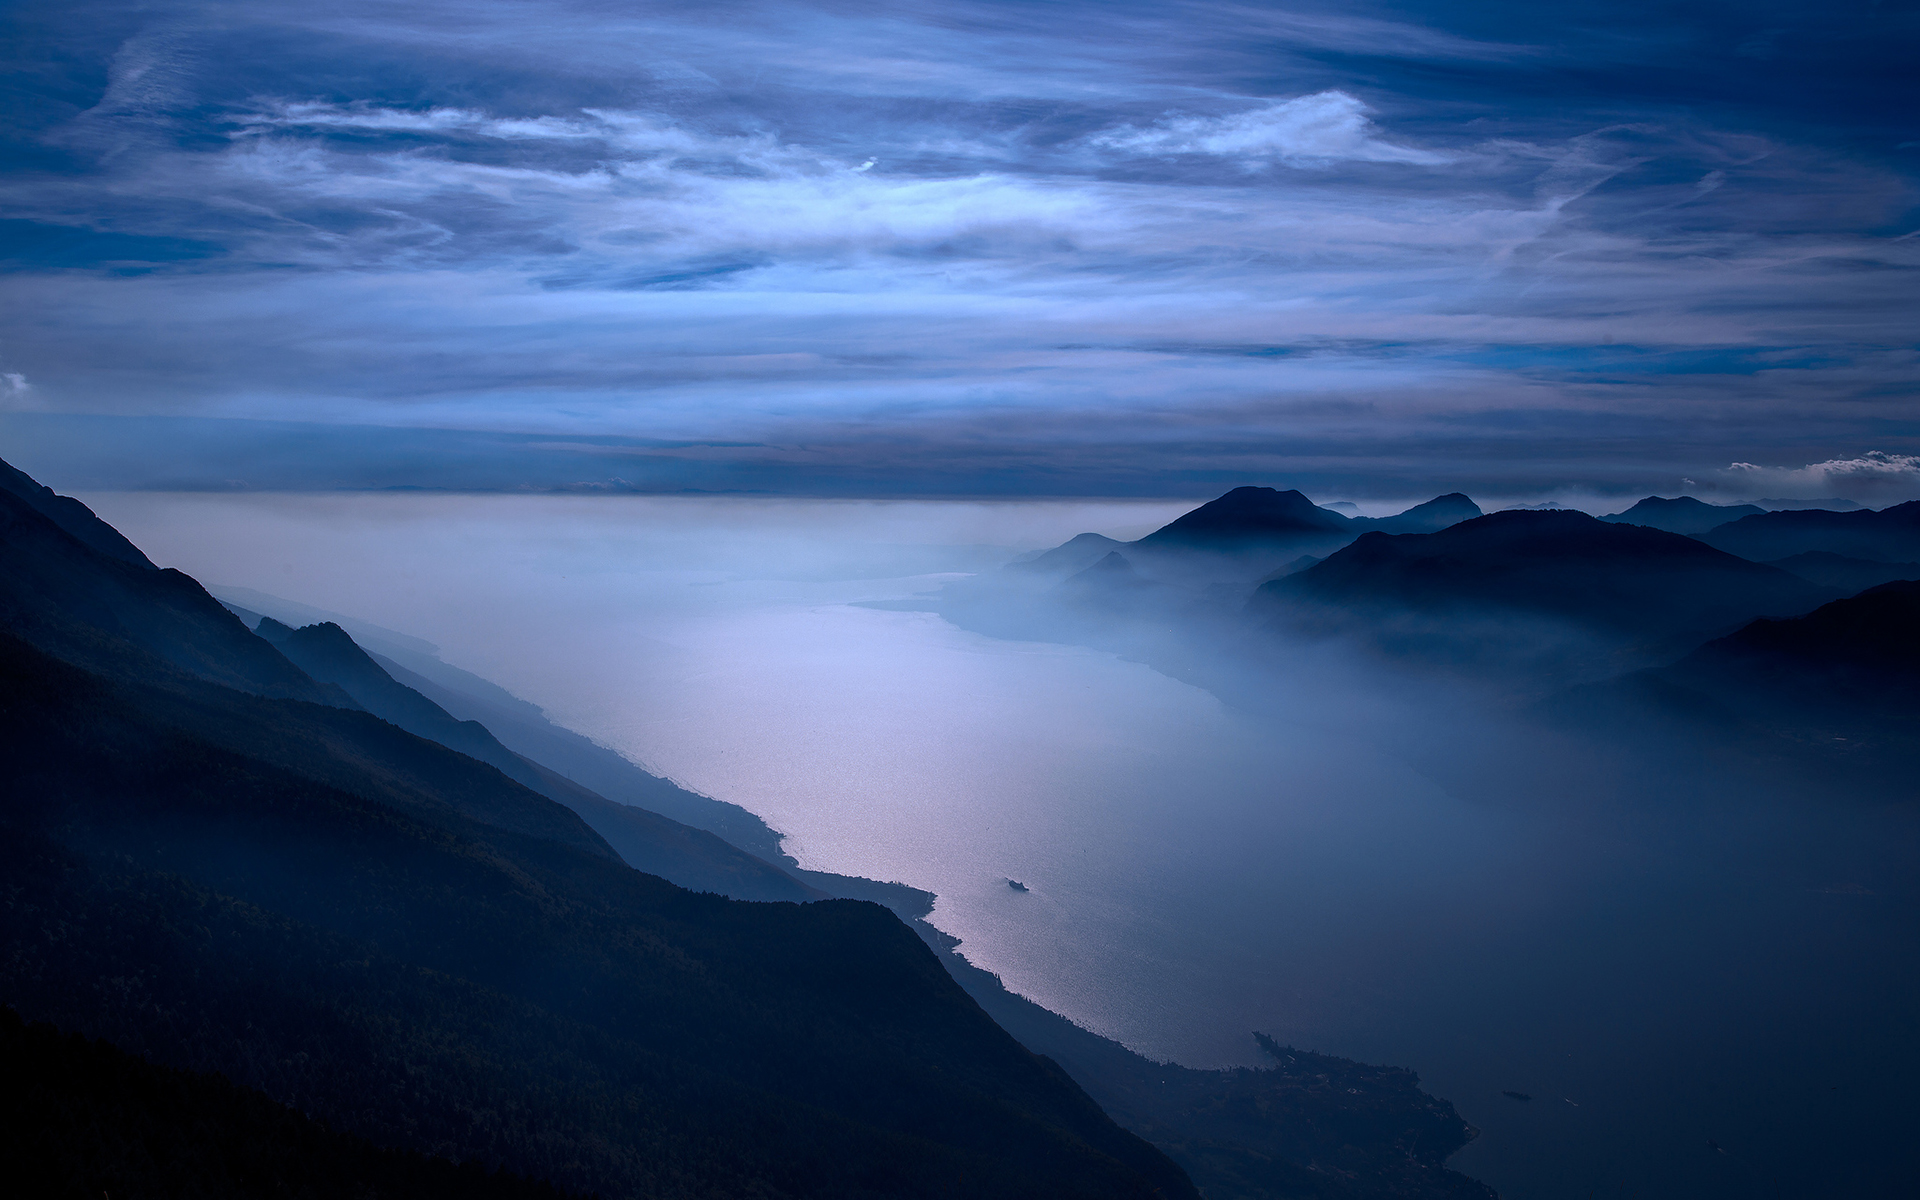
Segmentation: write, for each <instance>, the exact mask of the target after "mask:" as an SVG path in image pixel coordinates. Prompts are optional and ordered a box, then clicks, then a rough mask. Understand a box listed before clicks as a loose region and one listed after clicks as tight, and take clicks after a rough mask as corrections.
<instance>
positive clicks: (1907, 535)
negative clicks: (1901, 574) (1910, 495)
mask: <svg viewBox="0 0 1920 1200" xmlns="http://www.w3.org/2000/svg"><path fill="white" fill-rule="evenodd" d="M1700 540H1701V541H1703V542H1706V543H1707V544H1708V545H1710V546H1717V547H1719V548H1720V549H1722V550H1725V551H1727V552H1728V553H1730V554H1738V555H1739V556H1740V557H1742V558H1750V559H1752V560H1753V561H1755V562H1776V561H1778V560H1780V559H1783V558H1791V557H1792V556H1793V555H1796V554H1806V553H1808V552H1809V551H1815V550H1821V551H1825V552H1827V553H1829V554H1839V555H1843V556H1844V557H1847V558H1864V559H1870V560H1872V561H1875V562H1914V561H1916V560H1920V500H1910V501H1908V502H1907V503H1905V504H1897V505H1895V506H1893V507H1892V508H1883V509H1881V510H1879V511H1878V512H1876V511H1874V510H1873V509H1870V508H1862V509H1858V510H1856V511H1854V512H1829V511H1826V510H1824V509H1804V510H1798V511H1787V512H1770V513H1761V514H1760V515H1758V516H1753V517H1742V518H1740V519H1739V520H1738V521H1732V522H1729V523H1728V524H1725V525H1722V526H1720V527H1719V528H1717V529H1714V530H1712V531H1711V532H1709V533H1706V534H1703V535H1701V538H1700Z"/></svg>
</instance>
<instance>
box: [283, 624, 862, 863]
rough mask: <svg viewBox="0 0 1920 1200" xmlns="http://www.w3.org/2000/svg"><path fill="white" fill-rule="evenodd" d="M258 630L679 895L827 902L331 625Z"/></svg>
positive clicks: (309, 667) (374, 708)
mask: <svg viewBox="0 0 1920 1200" xmlns="http://www.w3.org/2000/svg"><path fill="white" fill-rule="evenodd" d="M256 632H257V633H259V634H260V635H261V636H262V637H265V638H266V639H267V640H268V641H270V642H272V643H274V644H275V645H276V646H278V647H279V648H280V651H281V653H283V654H285V655H286V656H287V657H288V658H289V659H291V660H292V661H293V662H294V663H295V664H296V665H298V666H299V667H300V668H301V669H302V670H304V671H306V672H307V674H309V675H311V676H312V677H313V678H315V679H317V680H320V681H322V682H325V683H332V684H337V685H339V686H340V688H341V689H342V690H344V691H345V692H346V693H347V694H348V695H349V696H351V697H353V699H354V700H355V701H356V702H358V703H359V705H360V706H361V707H362V708H364V709H366V710H367V711H368V712H370V713H372V714H374V715H375V716H377V717H380V718H381V719H383V720H385V721H389V722H391V723H392V724H394V725H397V726H399V727H400V728H402V729H404V730H406V731H407V732H408V733H412V734H415V735H416V736H419V737H423V738H426V739H428V740H429V741H433V742H438V743H439V744H440V745H442V746H446V747H448V748H449V749H452V750H458V751H459V752H460V753H462V754H465V755H467V756H468V757H470V758H475V759H478V760H479V761H481V762H483V763H486V764H488V765H489V766H492V767H493V768H494V769H496V770H498V771H500V772H501V773H502V774H504V775H506V776H507V777H508V778H509V779H512V780H514V781H516V782H518V783H520V784H522V785H524V786H526V787H528V788H531V789H532V790H533V791H536V792H538V793H540V794H541V795H543V796H546V797H547V798H548V799H551V800H557V801H559V802H560V803H561V804H564V805H566V806H567V807H568V808H570V809H572V810H573V811H574V812H575V813H577V814H579V816H580V817H581V819H582V820H584V821H586V823H587V824H588V825H589V826H590V827H591V828H592V829H593V830H594V832H596V833H598V834H599V835H600V836H601V837H603V838H605V839H606V840H607V844H608V845H610V846H612V847H613V848H614V849H615V850H616V851H618V852H619V854H620V857H621V858H622V859H624V860H625V861H626V863H627V865H628V866H631V867H634V868H636V869H638V870H642V871H647V872H649V873H651V874H655V875H658V876H660V877H661V878H663V879H669V880H672V881H673V882H674V883H677V884H679V885H680V886H681V887H684V888H691V889H693V890H694V891H701V892H716V893H718V894H720V895H723V896H731V897H733V898H734V899H736V900H819V899H822V898H824V896H825V895H826V893H824V892H821V891H819V890H817V889H815V888H811V887H808V886H807V885H806V884H803V883H801V882H800V881H799V880H797V879H795V878H793V877H792V876H791V875H788V874H787V873H786V872H785V871H782V870H781V869H780V868H779V867H777V866H775V865H773V864H772V863H769V862H766V861H764V860H762V859H760V858H757V857H755V856H754V855H752V854H748V853H747V852H746V851H744V850H740V849H738V848H736V847H734V846H732V845H730V844H728V843H727V842H726V841H724V840H722V839H721V838H719V837H718V836H716V835H714V834H712V833H709V832H707V831H706V830H703V829H694V828H691V827H689V826H686V825H682V824H681V823H680V822H678V821H674V820H671V819H669V818H667V817H664V816H661V815H660V814H658V813H654V812H649V811H647V810H645V809H641V808H635V807H632V806H630V805H626V804H616V803H615V802H613V801H611V800H608V799H607V798H606V797H604V796H601V795H598V794H597V793H595V792H593V791H592V790H591V789H589V788H586V787H583V786H581V785H580V784H577V783H575V782H573V781H572V780H570V779H568V778H566V777H564V776H563V775H561V774H559V773H557V772H555V771H553V770H551V769H549V768H547V767H545V766H543V765H541V764H539V763H536V762H533V761H531V760H530V759H527V758H524V757H522V756H521V755H518V754H515V753H514V752H513V751H511V750H509V749H507V748H506V747H505V746H503V745H502V744H501V743H500V741H499V739H497V738H495V737H494V736H493V733H492V731H490V730H489V729H488V728H487V727H486V726H485V725H482V724H481V723H480V722H478V721H461V720H456V719H455V718H454V717H453V716H452V714H450V713H448V712H447V710H446V709H444V708H442V707H440V706H439V705H438V704H435V703H434V702H433V701H432V700H430V699H428V698H427V697H426V696H424V695H422V694H420V692H418V691H416V690H415V689H413V688H411V687H408V686H406V685H405V684H403V683H401V682H399V681H398V680H396V679H394V678H393V676H392V675H390V674H389V673H388V672H387V671H386V669H385V668H383V667H382V666H381V665H380V664H379V663H378V662H376V661H374V659H373V657H372V656H371V655H369V654H368V653H367V652H366V651H365V650H362V649H361V648H360V646H359V645H357V644H356V643H355V642H354V640H353V639H352V638H351V637H348V636H347V632H346V630H344V629H342V628H340V626H338V625H336V624H333V623H331V622H327V623H323V624H319V625H308V626H306V627H304V628H302V629H289V628H287V627H286V626H285V625H284V624H282V623H280V622H279V621H276V620H274V619H273V618H271V617H263V618H261V620H260V624H259V626H258V628H257V630H256Z"/></svg>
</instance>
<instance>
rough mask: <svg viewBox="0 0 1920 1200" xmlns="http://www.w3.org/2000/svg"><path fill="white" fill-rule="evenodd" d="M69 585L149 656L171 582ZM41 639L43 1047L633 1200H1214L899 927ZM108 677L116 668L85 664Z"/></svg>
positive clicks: (4, 680)
mask: <svg viewBox="0 0 1920 1200" xmlns="http://www.w3.org/2000/svg"><path fill="white" fill-rule="evenodd" d="M18 519H19V520H21V521H29V522H30V521H38V522H41V524H42V526H43V528H41V529H39V530H35V531H32V532H33V533H34V534H35V537H38V538H41V540H42V541H43V542H44V539H45V538H46V537H52V538H54V539H56V540H57V539H59V538H63V537H66V536H67V535H65V534H64V533H62V532H61V531H59V530H58V529H57V528H55V527H53V526H51V524H50V523H47V522H45V521H44V518H41V517H40V516H39V515H38V514H37V513H34V514H27V515H22V516H20V517H19V518H18ZM35 537H23V538H15V539H12V540H11V541H9V542H8V543H7V546H8V553H9V555H11V556H12V557H10V558H9V560H8V562H7V563H6V564H5V565H6V566H7V567H8V568H9V570H10V571H11V569H12V568H13V566H14V565H15V563H16V561H17V560H18V557H19V553H20V547H22V546H28V547H29V548H31V546H32V545H33V544H35ZM63 552H64V554H65V558H64V559H63V560H62V561H63V562H64V564H65V567H66V568H67V573H66V575H65V576H64V581H65V583H67V584H69V585H72V584H76V583H77V582H78V578H77V575H76V574H75V572H77V571H79V569H80V568H81V567H84V566H87V565H89V564H91V566H92V568H93V569H95V570H96V571H98V572H99V573H100V575H101V576H102V579H103V580H104V581H105V582H101V583H100V586H102V587H105V586H107V583H108V582H114V583H119V584H121V590H120V592H119V597H120V599H121V601H122V602H123V603H122V604H121V606H120V608H117V609H111V610H109V615H112V616H115V617H116V618H119V617H123V616H124V617H126V618H128V619H129V621H130V622H131V626H132V627H135V628H144V626H143V625H141V623H140V622H139V621H138V620H137V619H135V618H138V617H139V616H140V615H141V614H139V613H138V612H137V611H134V610H136V609H137V608H138V605H137V603H136V600H137V599H138V595H139V593H138V592H137V591H136V590H134V589H131V588H130V587H127V586H126V585H124V581H121V580H119V579H118V576H117V575H116V573H117V572H128V571H142V574H144V575H148V576H159V575H161V574H163V573H160V572H150V571H144V570H143V569H142V568H138V567H136V566H133V565H132V564H127V563H123V562H118V561H117V560H112V559H108V558H106V557H105V556H101V555H98V554H96V553H94V552H92V551H88V550H86V549H85V548H84V547H80V546H79V544H78V543H77V542H72V541H71V540H70V539H69V542H68V543H67V544H66V545H65V547H64V551H63ZM89 556H91V558H89ZM27 574H28V575H31V572H28V573H27ZM9 578H10V579H15V580H17V579H18V578H20V575H19V573H12V574H10V575H9ZM181 578H183V579H184V577H181ZM186 582H187V583H191V581H186ZM174 586H175V587H176V588H177V587H179V586H182V585H174ZM198 594H199V595H201V596H204V593H198ZM12 595H13V596H14V597H15V598H16V599H18V598H20V597H21V595H22V589H21V588H20V587H15V588H14V589H13V592H12ZM29 598H30V597H29ZM26 608H27V609H28V610H29V615H31V616H33V617H34V618H35V619H34V620H33V621H29V622H24V623H21V624H18V625H16V624H14V623H12V622H9V629H10V630H12V631H13V632H10V633H9V634H7V635H6V636H5V637H4V638H0V718H3V719H0V763H4V764H5V772H6V779H5V783H6V786H5V789H4V794H5V797H6V801H5V804H4V806H0V857H4V863H0V879H3V880H4V887H5V900H6V903H5V906H4V909H3V910H0V1000H4V1001H6V1002H8V1003H10V1004H12V1005H13V1006H14V1007H16V1008H17V1009H18V1010H19V1011H20V1012H21V1013H22V1014H23V1015H25V1016H27V1017H28V1018H29V1019H38V1020H49V1021H52V1022H54V1023H56V1024H58V1025H60V1026H61V1027H63V1028H67V1029H72V1030H77V1031H81V1032H84V1033H86V1034H88V1035H90V1036H99V1037H105V1038H107V1039H109V1040H111V1041H112V1042H114V1043H115V1044H117V1045H120V1046H122V1047H123V1048H125V1049H127V1050H129V1051H130V1052H133V1053H137V1054H140V1055H142V1056H144V1057H147V1058H150V1059H152V1060H153V1061H155V1062H157V1063H161V1064H164V1065H168V1066H172V1067H179V1068H188V1069H193V1070H198V1071H218V1072H220V1073H222V1074H225V1075H226V1076H228V1077H229V1078H230V1079H233V1080H234V1081H236V1082H238V1083H240V1084H243V1085H245V1086H249V1087H254V1088H258V1089H259V1090H261V1091H262V1092H264V1093H266V1094H267V1095H268V1096H270V1097H271V1098H273V1099H274V1100H276V1101H279V1102H282V1103H289V1104H292V1105H294V1106H295V1107H297V1108H298V1109H300V1110H301V1111H303V1112H305V1113H308V1114H311V1115H313V1116H316V1117H319V1118H322V1119H325V1120H326V1121H328V1122H329V1123H331V1124H332V1125H334V1126H335V1127H337V1128H340V1129H343V1130H345V1131H347V1132H352V1133H356V1134H359V1135H363V1136H365V1137H368V1138H369V1139H371V1140H373V1141H375V1142H378V1143H380V1144H383V1145H388V1146H400V1147H406V1148H410V1149H414V1150H419V1151H425V1152H430V1153H439V1154H444V1155H447V1156H448V1157H451V1158H454V1159H457V1160H463V1161H474V1162H477V1163H480V1164H483V1165H485V1166H488V1167H494V1166H505V1167H507V1168H509V1169H511V1170H514V1171H516V1172H521V1173H525V1174H528V1175H531V1176H535V1177H539V1178H544V1179H548V1180H551V1181H553V1182H555V1183H556V1184H558V1185H561V1186H564V1187H567V1188H570V1189H577V1190H590V1189H591V1190H598V1191H600V1192H602V1193H603V1194H606V1195H622V1196H687V1197H696V1196H741V1195H753V1196H767V1197H781V1196H792V1197H811V1196H819V1197H829V1196H831V1197H861V1196H873V1197H879V1196H903V1197H904V1196H974V1195H1003V1196H1034V1197H1041V1196H1046V1197H1056V1196H1057V1197H1065V1196H1084V1197H1089V1198H1093V1197H1126V1196H1138V1197H1148V1196H1156V1195H1160V1196H1177V1195H1192V1194H1193V1193H1192V1191H1191V1187H1190V1185H1189V1184H1188V1183H1187V1182H1186V1180H1185V1179H1184V1177H1183V1176H1182V1175H1181V1174H1180V1172H1179V1171H1178V1170H1177V1169H1176V1168H1174V1167H1173V1166H1172V1164H1171V1163H1169V1162H1168V1161H1167V1160H1166V1159H1165V1158H1164V1157H1163V1156H1161V1155H1160V1154H1159V1153H1158V1152H1156V1151H1154V1150H1153V1149H1152V1148H1151V1147H1149V1146H1148V1145H1146V1144H1145V1143H1144V1142H1142V1141H1140V1140H1139V1139H1137V1138H1135V1137H1133V1136H1132V1135H1129V1134H1127V1133H1124V1132H1123V1131H1121V1130H1120V1129H1119V1128H1117V1127H1116V1126H1115V1125H1113V1123H1112V1122H1111V1121H1109V1120H1108V1119H1107V1118H1106V1117H1105V1116H1104V1114H1102V1113H1101V1112H1100V1111H1099V1109H1098V1108H1097V1107H1095V1105H1094V1104H1093V1103H1092V1102H1091V1101H1090V1100H1089V1099H1088V1098H1087V1097H1086V1096H1085V1094H1084V1093H1083V1092H1081V1091H1080V1089H1079V1088H1077V1087H1076V1086H1075V1085H1074V1084H1073V1083H1072V1082H1071V1081H1070V1080H1069V1079H1067V1078H1066V1076H1065V1075H1063V1074H1062V1073H1061V1072H1060V1071H1059V1069H1058V1068H1056V1067H1054V1066H1053V1065H1052V1064H1050V1063H1048V1062H1047V1061H1045V1060H1044V1059H1041V1058H1039V1057H1037V1056H1035V1055H1033V1054H1032V1053H1030V1052H1029V1051H1027V1050H1026V1049H1024V1048H1023V1047H1021V1046H1020V1045H1019V1044H1018V1043H1017V1042H1015V1041H1014V1040H1013V1039H1012V1038H1011V1037H1009V1036H1008V1035H1007V1034H1006V1033H1004V1032H1003V1031H1002V1030H1000V1029H999V1028H998V1027H997V1026H995V1025H994V1024H993V1022H992V1021H991V1020H990V1019H988V1018H987V1016H986V1015H985V1014H984V1013H982V1012H981V1010H980V1009H979V1007H978V1006H977V1005H976V1004H975V1003H974V1002H973V1001H972V1000H971V999H969V998H968V997H967V996H966V994H965V993H964V992H963V991H961V990H960V989H959V987H958V986H957V985H956V984H955V983H954V982H953V981H952V979H951V978H950V977H949V976H948V975H947V973H946V972H945V970H944V969H943V968H942V966H941V965H940V963H939V961H938V960H937V959H936V958H935V957H934V955H933V954H932V953H931V952H930V951H929V950H928V949H927V948H926V947H925V946H924V945H923V944H922V943H921V942H920V941H919V940H918V939H917V938H916V937H914V935H913V934H912V933H911V932H910V931H909V930H908V929H906V928H905V927H904V926H903V925H901V924H900V922H899V921H898V920H897V919H895V918H894V917H893V916H892V915H891V914H890V913H888V912H886V911H885V910H883V909H881V908H880V907H878V906H875V905H870V904H863V903H858V902H850V901H828V902H822V903H818V904H809V905H796V904H744V903H738V902H733V901H728V900H724V899H721V898H719V897H715V896H702V895H695V894H692V893H689V892H686V891H684V890H682V889H679V888H677V887H674V886H672V885H671V884H668V883H666V882H665V881H663V880H660V879H657V878H654V877H651V876H648V875H644V874H641V873H639V872H637V871H634V870H632V869H631V868H629V867H627V866H625V865H624V864H622V863H621V862H620V861H619V859H618V858H617V856H616V855H615V854H614V853H613V852H612V851H611V850H610V849H609V848H608V847H607V845H606V843H605V842H604V841H603V840H602V839H601V838H599V837H598V836H596V835H595V834H594V833H593V832H592V831H591V830H590V829H588V828H587V827H586V826H585V825H583V824H582V823H581V822H580V821H579V819H578V818H577V817H575V816H574V815H573V814H572V813H571V812H569V811H567V810H566V809H565V808H563V807H561V806H559V805H557V804H554V803H552V802H551V801H549V800H547V799H545V798H544V797H541V796H538V795H536V794H534V793H533V792H531V791H529V790H528V789H526V788H524V787H522V786H521V785H519V784H517V783H515V782H514V781H512V780H511V779H508V778H507V777H505V776H504V775H502V774H500V773H499V772H498V771H496V770H494V769H493V768H491V767H488V766H486V765H485V764H482V763H479V762H476V761H474V760H472V759H470V758H467V757H466V756H463V755H459V754H456V753H454V752H453V751H450V750H447V749H445V748H444V747H441V746H438V745H434V744H432V743H430V742H426V741H424V740H422V739H419V738H417V737H414V736H412V735H410V734H407V733H405V732H404V731H402V730H400V729H398V728H396V727H394V726H392V725H390V724H388V723H386V722H384V721H381V720H380V719H378V718H376V717H374V716H372V715H371V714H368V713H365V712H360V711H356V710H346V709H341V708H336V707H325V706H322V705H319V704H314V703H310V702H303V701H293V700H284V699H276V698H266V697H261V696H257V695H251V694H247V693H245V692H242V691H238V690H235V689H233V688H228V687H223V686H220V685H217V684H213V683H209V682H206V681H205V680H204V679H200V678H196V677H194V676H193V675H191V674H188V673H186V672H185V671H182V670H181V669H180V668H179V667H177V666H175V665H174V664H173V663H172V662H171V661H169V660H168V659H166V658H162V657H160V656H158V655H156V654H153V653H150V652H148V651H147V650H145V649H144V648H142V646H141V645H139V644H138V643H137V642H135V641H133V640H131V639H130V638H128V637H126V636H124V635H123V632H122V629H121V627H120V626H110V627H103V626H92V625H88V624H87V623H86V622H84V621H81V620H78V619H75V618H72V617H68V618H66V619H64V620H63V619H61V618H60V615H59V613H58V611H57V606H47V605H42V606H39V607H38V608H36V607H34V606H32V605H27V606H26ZM235 627H236V628H238V623H237V621H236V622H235ZM169 628H172V629H174V630H175V631H176V632H177V628H178V625H177V623H176V625H175V626H170V627H169ZM18 633H26V634H28V635H30V637H21V636H16V635H17V634H18ZM238 634H239V636H240V637H245V638H251V637H252V635H251V634H249V633H247V632H246V631H245V630H244V629H243V628H238ZM33 635H44V636H43V637H35V636H33ZM217 636H218V637H220V638H222V639H225V638H226V637H227V635H226V633H225V632H224V631H220V632H219V633H218V634H217ZM30 638H31V639H32V640H30ZM255 640H256V641H257V639H255ZM36 642H37V644H36ZM226 644H227V643H226V642H224V641H223V642H222V644H221V645H219V646H214V647H211V648H210V647H208V646H205V645H201V646H198V647H196V648H194V649H195V650H196V655H197V657H194V656H189V657H192V658H193V661H195V662H197V663H204V665H206V667H207V669H208V670H209V671H210V672H218V671H220V670H222V669H223V664H222V663H221V662H219V661H218V660H219V658H220V653H219V652H220V651H221V650H222V649H223V647H224V646H225V645H226ZM241 645H243V646H244V643H241ZM259 645H260V646H261V647H263V648H264V649H265V651H266V652H268V653H269V654H277V652H275V651H273V648H272V647H271V646H267V645H266V644H265V643H264V642H262V643H259ZM73 647H77V648H78V649H77V650H75V652H74V657H76V658H80V659H83V660H84V661H85V662H86V664H87V666H88V667H90V668H91V669H83V668H82V667H81V666H79V665H76V663H74V662H72V661H64V660H63V657H62V656H61V655H60V654H57V653H50V652H49V651H59V650H62V649H66V648H73ZM242 653H244V654H247V655H249V656H250V657H249V661H251V662H253V663H256V664H258V663H262V662H266V663H271V662H272V659H269V658H262V657H261V656H260V655H259V654H258V653H257V652H255V651H253V650H252V649H251V648H248V649H246V650H243V651H242ZM280 661H281V662H284V661H285V660H284V659H281V660H280ZM287 666H288V669H290V670H293V671H294V672H295V676H296V677H297V679H298V680H305V676H304V675H299V674H298V673H297V668H292V667H291V664H288V665H287ZM289 678H290V679H293V678H295V677H289ZM306 685H307V686H309V687H311V686H313V685H312V684H311V681H310V680H308V681H306Z"/></svg>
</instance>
